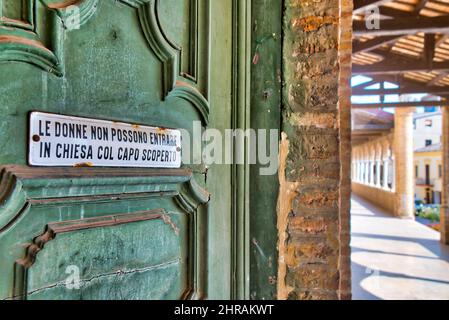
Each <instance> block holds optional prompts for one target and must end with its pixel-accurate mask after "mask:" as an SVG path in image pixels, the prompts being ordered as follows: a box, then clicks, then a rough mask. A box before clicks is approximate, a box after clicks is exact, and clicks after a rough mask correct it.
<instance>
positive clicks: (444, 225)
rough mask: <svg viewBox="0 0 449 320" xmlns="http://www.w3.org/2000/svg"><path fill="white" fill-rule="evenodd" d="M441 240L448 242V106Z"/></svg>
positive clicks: (445, 110)
mask: <svg viewBox="0 0 449 320" xmlns="http://www.w3.org/2000/svg"><path fill="white" fill-rule="evenodd" d="M441 109H442V113H443V139H442V160H443V186H442V187H443V190H442V192H441V193H442V205H441V227H440V228H441V242H443V243H445V244H449V107H443V108H441Z"/></svg>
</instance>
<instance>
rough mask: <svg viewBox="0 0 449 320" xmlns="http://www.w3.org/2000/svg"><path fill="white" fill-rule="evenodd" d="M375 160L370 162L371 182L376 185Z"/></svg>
mask: <svg viewBox="0 0 449 320" xmlns="http://www.w3.org/2000/svg"><path fill="white" fill-rule="evenodd" d="M375 163H376V162H375V161H373V160H371V161H370V162H369V184H370V185H371V186H374V166H375Z"/></svg>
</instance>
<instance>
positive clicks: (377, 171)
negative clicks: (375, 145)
mask: <svg viewBox="0 0 449 320" xmlns="http://www.w3.org/2000/svg"><path fill="white" fill-rule="evenodd" d="M380 174H381V172H380V160H376V179H375V181H376V187H378V188H382V185H381V184H380Z"/></svg>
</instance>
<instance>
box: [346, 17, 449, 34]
mask: <svg viewBox="0 0 449 320" xmlns="http://www.w3.org/2000/svg"><path fill="white" fill-rule="evenodd" d="M353 27H354V36H363V35H371V36H394V35H396V36H399V35H407V34H416V33H419V32H425V33H439V32H440V33H445V32H449V16H447V15H445V16H438V17H431V18H429V17H422V16H418V17H399V18H394V19H387V20H380V28H379V29H370V28H369V26H367V24H366V22H365V21H359V20H354V21H353Z"/></svg>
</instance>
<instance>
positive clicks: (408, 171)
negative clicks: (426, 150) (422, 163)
mask: <svg viewBox="0 0 449 320" xmlns="http://www.w3.org/2000/svg"><path fill="white" fill-rule="evenodd" d="M415 109H416V108H396V111H395V117H394V121H395V122H394V155H395V161H396V165H395V171H396V174H395V179H396V203H395V215H396V216H398V217H402V218H410V219H413V218H414V200H415V199H414V198H415V197H414V194H415V191H414V182H415V180H414V175H413V173H414V170H413V113H414V112H415Z"/></svg>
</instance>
